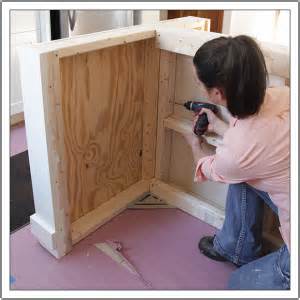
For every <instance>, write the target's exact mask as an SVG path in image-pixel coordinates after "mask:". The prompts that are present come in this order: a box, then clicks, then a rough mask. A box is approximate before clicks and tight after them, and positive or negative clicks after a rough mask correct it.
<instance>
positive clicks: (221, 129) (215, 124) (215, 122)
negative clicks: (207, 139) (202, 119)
mask: <svg viewBox="0 0 300 300" xmlns="http://www.w3.org/2000/svg"><path fill="white" fill-rule="evenodd" d="M203 113H206V115H207V119H208V123H209V124H208V127H207V132H215V133H216V134H218V135H220V136H223V135H224V133H225V131H226V130H227V129H228V125H227V124H226V123H225V122H223V121H222V120H221V119H219V118H218V117H217V116H216V114H215V113H213V112H212V111H211V110H210V109H208V108H202V109H201V110H200V112H199V113H198V114H197V115H196V116H195V118H194V125H195V123H196V122H197V119H198V117H199V115H201V114H203Z"/></svg>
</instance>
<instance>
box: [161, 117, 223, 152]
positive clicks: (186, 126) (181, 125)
mask: <svg viewBox="0 0 300 300" xmlns="http://www.w3.org/2000/svg"><path fill="white" fill-rule="evenodd" d="M193 126H194V125H193V122H192V121H190V120H179V119H175V118H172V117H169V118H166V119H164V127H165V128H169V129H172V130H174V131H176V132H178V133H181V134H187V133H191V132H192V128H193ZM202 137H203V138H204V139H205V140H206V142H207V143H208V144H210V145H213V146H215V147H217V146H218V145H220V144H221V143H222V138H221V137H219V136H218V135H213V134H211V135H203V136H202Z"/></svg>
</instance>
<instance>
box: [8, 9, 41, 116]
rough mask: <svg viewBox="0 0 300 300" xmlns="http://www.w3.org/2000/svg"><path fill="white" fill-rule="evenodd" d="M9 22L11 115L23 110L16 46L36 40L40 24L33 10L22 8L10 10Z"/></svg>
mask: <svg viewBox="0 0 300 300" xmlns="http://www.w3.org/2000/svg"><path fill="white" fill-rule="evenodd" d="M10 24H11V26H10V30H11V31H10V37H11V44H10V46H11V48H10V51H11V57H10V59H11V61H10V64H11V65H10V66H11V67H10V103H11V110H10V114H11V115H13V114H17V113H20V112H22V111H23V103H22V92H21V81H20V67H19V60H18V56H17V48H18V47H19V46H22V45H24V44H28V43H34V42H37V41H38V36H39V35H40V25H39V21H38V19H37V17H36V12H35V11H24V10H23V11H22V10H18V11H17V10H15V11H11V16H10Z"/></svg>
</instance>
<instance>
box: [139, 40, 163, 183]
mask: <svg viewBox="0 0 300 300" xmlns="http://www.w3.org/2000/svg"><path fill="white" fill-rule="evenodd" d="M159 60H160V50H159V49H157V48H155V39H149V40H146V41H145V79H144V105H143V166H142V177H143V179H151V178H153V177H154V174H155V150H156V134H157V132H156V131H157V103H158V88H159Z"/></svg>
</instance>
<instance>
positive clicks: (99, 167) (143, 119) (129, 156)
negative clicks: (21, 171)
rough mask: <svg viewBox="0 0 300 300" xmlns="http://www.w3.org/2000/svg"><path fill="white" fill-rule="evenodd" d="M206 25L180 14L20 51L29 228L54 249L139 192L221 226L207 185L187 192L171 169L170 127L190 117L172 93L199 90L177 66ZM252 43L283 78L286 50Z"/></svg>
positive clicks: (173, 138)
mask: <svg viewBox="0 0 300 300" xmlns="http://www.w3.org/2000/svg"><path fill="white" fill-rule="evenodd" d="M205 28H209V23H208V20H206V19H200V18H194V17H185V18H180V19H174V20H168V21H162V22H160V23H158V24H150V25H140V26H132V27H128V28H123V29H117V30H111V31H105V32H100V33H95V34H88V35H83V36H78V37H73V38H70V39H64V40H59V41H53V42H49V43H43V44H39V45H33V46H28V47H26V48H24V49H22V51H21V52H20V59H21V78H22V89H23V95H24V113H25V122H26V132H27V139H28V150H29V161H30V168H31V177H32V184H33V193H34V201H35V209H36V213H35V214H34V215H33V216H31V230H32V233H33V234H34V235H35V236H36V237H37V239H38V240H39V242H40V243H41V244H42V245H43V246H44V247H45V248H46V249H47V250H48V251H49V252H51V253H52V254H53V255H54V256H55V257H57V258H60V257H62V256H63V255H65V254H66V253H68V252H69V251H70V250H71V249H72V245H73V244H74V243H77V242H78V241H80V240H81V239H83V238H84V237H86V236H87V235H88V234H89V233H91V232H92V231H94V230H96V229H97V228H98V227H99V226H101V225H102V224H104V223H105V222H107V221H108V220H109V219H111V218H112V217H113V216H115V215H116V214H118V213H120V212H121V211H122V210H124V209H126V207H127V206H128V205H129V204H130V203H132V202H133V201H135V200H137V199H139V198H140V197H143V196H145V195H147V194H153V195H155V196H157V197H159V198H162V199H164V200H166V201H167V202H169V203H170V204H172V205H174V206H176V207H179V208H180V209H182V210H184V211H186V212H188V213H190V214H192V215H194V216H196V217H197V218H200V219H202V220H204V221H205V222H207V223H209V224H212V225H213V226H215V227H217V228H220V227H221V225H222V222H223V219H224V209H223V208H222V206H220V205H219V204H218V203H217V202H216V201H214V199H212V200H211V199H208V198H207V196H205V195H207V191H209V189H210V187H209V185H206V186H205V185H203V195H204V196H203V195H199V194H197V192H196V193H193V190H192V188H189V187H179V186H178V184H177V182H176V181H178V180H177V179H176V178H175V177H176V176H175V175H176V170H175V171H174V168H175V169H176V155H178V153H177V154H176V153H175V152H176V151H177V150H176V149H175V148H176V147H178V145H179V144H180V143H182V142H180V138H179V137H178V136H177V135H176V132H179V133H180V132H184V131H188V130H190V125H191V123H190V118H191V116H190V115H189V114H188V113H187V112H184V111H183V110H182V109H181V107H180V106H179V105H178V104H177V101H175V100H176V99H177V100H178V99H179V100H178V101H183V100H184V99H187V98H188V97H189V96H190V94H189V93H191V92H192V91H193V92H194V93H197V92H198V91H197V90H196V89H195V87H192V88H189V87H188V86H187V85H188V84H190V83H189V82H188V81H189V80H185V79H184V78H182V76H183V73H184V72H189V71H188V69H187V68H188V64H189V62H188V61H190V60H191V57H192V56H193V55H194V53H195V51H196V50H197V49H198V48H199V47H200V46H201V45H202V44H203V43H204V42H205V41H208V40H210V39H212V38H216V37H218V36H221V35H220V34H216V33H211V32H205V31H204V29H205ZM261 46H262V49H263V51H264V53H265V56H266V58H267V63H268V69H269V70H270V71H271V73H274V74H275V75H279V76H282V77H285V78H288V77H289V73H288V70H289V68H288V65H289V55H288V51H287V49H285V48H283V47H277V46H276V47H274V46H272V47H270V45H265V44H262V45H261ZM186 62H187V63H186ZM182 68H185V69H186V70H187V71H184V69H182ZM178 70H180V71H178ZM182 70H183V71H182ZM181 82H182V83H181ZM184 85H185V86H184ZM179 88H180V89H179ZM221 115H222V117H223V118H224V119H226V112H222V114H221ZM207 140H208V142H209V143H211V144H213V145H216V144H218V143H219V142H220V139H218V138H217V137H215V136H210V137H207ZM180 147H181V148H182V147H184V146H183V145H182V144H181V145H180ZM174 149H175V150H174ZM184 151H185V150H184ZM174 161H175V163H174ZM177 167H178V166H177ZM189 171H191V172H192V167H189ZM177 173H178V172H177ZM174 174H175V175H174ZM179 181H180V180H179ZM216 187H217V188H216V189H217V190H219V192H220V193H222V194H224V189H223V188H224V187H223V186H222V187H219V186H216ZM214 189H215V188H213V190H214ZM210 200H211V201H210Z"/></svg>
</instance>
